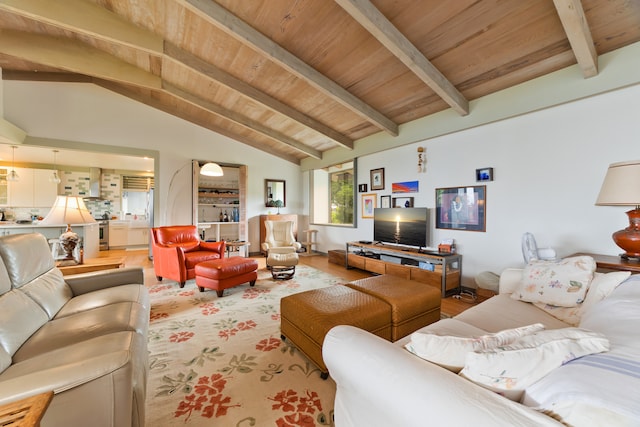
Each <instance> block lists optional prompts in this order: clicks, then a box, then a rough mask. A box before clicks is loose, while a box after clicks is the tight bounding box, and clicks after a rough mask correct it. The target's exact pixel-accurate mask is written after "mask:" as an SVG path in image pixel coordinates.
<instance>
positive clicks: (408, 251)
mask: <svg viewBox="0 0 640 427" xmlns="http://www.w3.org/2000/svg"><path fill="white" fill-rule="evenodd" d="M345 267H347V268H359V269H360V270H365V271H370V272H372V273H377V274H391V275H394V276H399V277H402V278H405V279H410V280H415V281H418V282H422V283H426V284H427V285H430V286H434V287H436V288H438V289H440V290H441V292H442V297H443V298H444V297H446V296H449V295H454V294H459V293H460V290H461V280H460V279H461V277H462V255H459V254H447V253H439V252H425V251H418V250H417V249H413V248H404V247H402V246H395V245H384V244H374V243H360V242H348V243H347V251H346V260H345Z"/></svg>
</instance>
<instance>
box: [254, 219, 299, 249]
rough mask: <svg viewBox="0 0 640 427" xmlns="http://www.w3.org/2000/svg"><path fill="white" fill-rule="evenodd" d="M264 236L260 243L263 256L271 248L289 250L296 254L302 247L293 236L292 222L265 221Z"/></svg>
mask: <svg viewBox="0 0 640 427" xmlns="http://www.w3.org/2000/svg"><path fill="white" fill-rule="evenodd" d="M264 225H265V228H266V232H267V233H266V236H265V239H264V242H262V250H263V252H264V253H265V254H268V253H269V249H273V248H291V252H298V250H299V249H300V248H301V247H302V244H301V243H300V242H296V238H295V237H294V236H293V221H265V222H264Z"/></svg>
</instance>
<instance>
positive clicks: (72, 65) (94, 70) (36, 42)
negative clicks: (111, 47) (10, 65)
mask: <svg viewBox="0 0 640 427" xmlns="http://www.w3.org/2000/svg"><path fill="white" fill-rule="evenodd" d="M0 52H1V53H3V54H5V55H9V56H13V57H15V58H20V59H23V60H27V61H30V62H34V63H37V64H42V65H46V66H48V67H54V68H58V69H60V70H65V71H71V72H74V73H80V74H86V75H89V76H94V77H99V78H102V79H105V80H113V81H117V82H121V83H126V84H132V85H135V86H141V87H146V88H152V89H160V88H161V87H162V84H161V81H160V77H158V76H154V75H153V74H151V73H149V72H147V71H144V70H141V69H140V68H138V67H136V66H134V65H131V64H129V63H127V62H124V61H121V60H119V59H117V58H115V57H114V56H112V55H109V54H108V53H105V52H103V51H100V50H98V49H95V48H93V47H90V46H88V45H86V44H84V43H81V42H79V41H77V40H72V39H66V38H65V39H62V38H54V37H48V36H41V35H38V34H32V33H24V32H19V31H8V30H1V31H0Z"/></svg>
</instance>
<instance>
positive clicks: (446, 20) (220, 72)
mask: <svg viewBox="0 0 640 427" xmlns="http://www.w3.org/2000/svg"><path fill="white" fill-rule="evenodd" d="M637 41H640V1H637V0H582V1H580V0H530V1H522V0H452V1H441V0H393V1H389V0H371V1H370V0H335V1H330V0H216V1H213V0H93V1H89V0H55V1H53V0H0V67H1V68H2V70H3V78H4V79H5V80H8V79H14V80H41V81H54V82H58V81H60V82H69V81H72V82H87V83H93V84H97V85H99V86H102V87H104V88H107V89H109V90H111V91H114V92H117V93H119V94H122V95H124V96H127V97H129V98H131V99H134V100H137V101H139V102H143V103H145V104H148V105H150V106H152V107H154V108H157V109H160V110H162V111H165V112H168V113H170V114H173V115H175V116H177V117H181V118H183V119H185V120H188V121H190V122H192V123H195V124H198V125H200V126H203V127H205V128H208V129H211V130H213V131H215V132H218V133H220V134H222V135H226V136H228V137H230V138H233V139H235V140H237V141H240V142H242V143H245V144H248V145H250V146H252V147H255V148H257V149H260V150H263V151H265V152H268V153H270V154H274V155H276V156H279V157H281V158H283V159H286V160H288V161H291V162H293V163H296V164H299V163H300V161H301V160H302V159H304V158H306V157H309V156H311V157H314V158H322V155H323V152H325V151H327V150H330V149H332V148H335V147H337V146H342V147H347V148H353V146H354V141H356V140H358V139H360V138H363V137H366V136H369V135H371V134H374V133H377V132H387V133H388V134H390V135H393V136H395V135H398V132H399V130H398V126H399V125H400V124H403V123H406V122H410V121H412V120H415V119H418V118H421V117H424V116H427V115H430V114H433V113H436V112H438V111H442V110H444V109H448V108H452V109H453V110H454V111H456V112H457V113H458V114H459V115H460V116H461V117H462V116H465V115H467V114H473V111H469V107H468V103H469V101H470V100H474V99H476V98H479V97H482V96H484V95H487V94H491V93H494V92H496V91H499V90H501V89H505V88H508V87H511V86H514V85H517V84H519V83H522V82H525V81H528V80H531V79H533V78H536V77H539V76H541V75H544V74H548V73H551V72H553V71H556V70H559V69H561V68H565V67H567V66H570V65H572V64H576V63H577V64H579V65H580V69H581V70H582V74H583V77H584V78H589V77H592V76H594V75H596V74H597V73H598V68H597V64H598V56H599V55H602V54H604V53H607V52H610V51H612V50H615V49H618V48H621V47H623V46H627V45H629V44H632V43H635V42H637Z"/></svg>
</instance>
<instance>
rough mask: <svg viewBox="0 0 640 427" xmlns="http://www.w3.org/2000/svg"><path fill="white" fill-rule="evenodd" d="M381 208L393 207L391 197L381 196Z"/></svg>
mask: <svg viewBox="0 0 640 427" xmlns="http://www.w3.org/2000/svg"><path fill="white" fill-rule="evenodd" d="M380 207H381V208H390V207H391V196H380Z"/></svg>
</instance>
